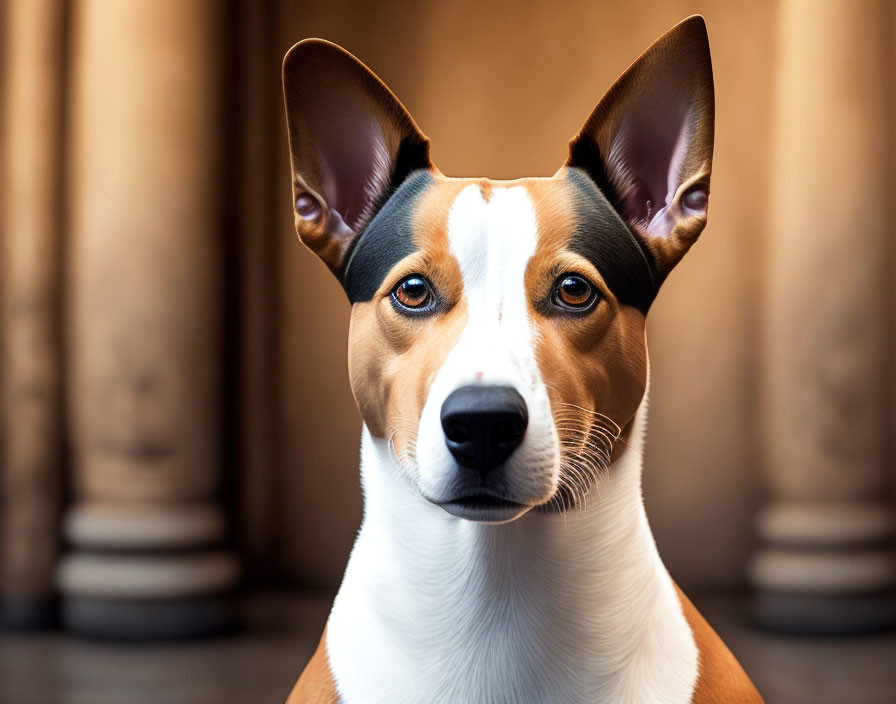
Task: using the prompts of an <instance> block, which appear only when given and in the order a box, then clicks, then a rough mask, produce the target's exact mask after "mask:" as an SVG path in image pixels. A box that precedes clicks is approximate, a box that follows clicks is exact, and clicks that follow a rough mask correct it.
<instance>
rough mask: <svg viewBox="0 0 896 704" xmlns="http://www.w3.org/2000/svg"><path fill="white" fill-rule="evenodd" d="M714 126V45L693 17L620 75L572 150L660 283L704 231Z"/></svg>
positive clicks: (572, 162) (698, 19)
mask: <svg viewBox="0 0 896 704" xmlns="http://www.w3.org/2000/svg"><path fill="white" fill-rule="evenodd" d="M713 122H714V99H713V81H712V64H711V60H710V55H709V42H708V38H707V35H706V26H705V24H704V22H703V19H702V18H701V17H697V16H695V17H691V18H688V19H687V20H685V21H684V22H681V23H680V24H678V25H677V26H676V27H674V28H673V29H672V30H670V31H669V32H667V33H666V34H665V35H663V36H662V37H661V38H660V39H659V40H657V41H656V42H655V43H654V44H653V45H652V46H651V47H650V48H649V49H648V50H647V51H646V52H645V53H644V54H643V55H642V56H641V57H640V58H639V59H638V60H637V61H635V63H634V64H632V66H631V67H630V68H629V69H628V70H627V71H626V72H625V73H623V74H622V76H621V77H620V78H619V80H618V81H616V83H615V84H614V85H613V86H612V87H611V88H610V90H609V91H607V93H606V95H605V96H604V97H603V98H602V99H601V101H600V102H599V103H598V105H597V107H595V109H594V111H593V112H592V113H591V115H590V116H589V118H588V120H587V121H586V122H585V124H584V126H583V127H582V129H581V130H580V131H579V133H578V134H577V135H576V136H575V137H574V138H573V140H572V141H571V142H570V155H569V159H568V161H567V166H573V167H577V168H580V169H582V170H584V171H586V172H587V173H588V174H589V176H591V178H592V180H593V181H594V182H595V183H596V184H597V186H598V187H599V188H600V189H601V191H603V193H604V195H605V196H606V197H607V198H608V199H609V200H610V202H611V203H612V204H613V206H614V207H615V208H616V210H617V211H618V213H619V215H620V216H621V217H622V218H623V220H624V221H625V222H626V224H627V225H628V226H629V228H630V229H631V230H632V231H633V232H634V233H635V234H636V236H640V237H641V238H642V239H643V240H644V241H645V243H646V244H647V246H648V247H649V249H650V250H651V251H652V252H653V253H654V255H655V258H656V263H657V267H658V271H659V272H660V274H661V275H662V274H664V273H665V272H667V271H668V270H669V269H670V268H671V267H672V266H674V264H675V263H676V262H677V261H678V259H679V258H680V257H681V256H682V255H683V254H684V251H686V249H687V247H688V246H690V243H691V242H692V241H693V240H694V239H695V238H696V237H697V235H699V233H700V231H701V230H702V229H703V226H704V225H705V216H706V207H707V198H708V193H709V179H710V174H711V168H712V149H713Z"/></svg>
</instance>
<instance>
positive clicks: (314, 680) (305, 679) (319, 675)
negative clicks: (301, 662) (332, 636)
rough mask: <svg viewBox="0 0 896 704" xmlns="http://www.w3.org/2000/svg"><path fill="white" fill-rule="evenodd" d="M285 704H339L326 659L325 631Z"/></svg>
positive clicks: (334, 683) (328, 662)
mask: <svg viewBox="0 0 896 704" xmlns="http://www.w3.org/2000/svg"><path fill="white" fill-rule="evenodd" d="M286 704H339V693H338V692H337V691H336V682H335V681H334V680H333V673H332V672H330V661H329V659H328V658H327V629H326V628H324V633H323V635H322V636H321V637H320V643H318V645H317V650H315V651H314V655H312V656H311V660H309V661H308V664H307V665H305V669H304V670H303V671H302V674H301V675H300V676H299V679H298V681H297V682H296V684H295V687H293V688H292V691H291V692H290V693H289V698H288V699H287V700H286Z"/></svg>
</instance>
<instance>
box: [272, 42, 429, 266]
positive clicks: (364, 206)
mask: <svg viewBox="0 0 896 704" xmlns="http://www.w3.org/2000/svg"><path fill="white" fill-rule="evenodd" d="M283 90H284V96H285V99H286V119H287V123H288V127H289V147H290V153H291V163H292V178H293V205H294V208H295V222H296V232H297V233H298V235H299V237H300V238H301V240H302V241H303V242H304V243H305V244H306V245H307V246H308V247H309V248H310V249H311V250H312V251H314V252H315V253H316V254H317V255H318V256H319V257H320V258H321V259H323V261H324V262H325V263H326V264H327V266H329V267H330V269H331V270H332V271H333V272H334V273H335V274H336V275H337V276H341V274H342V269H343V266H344V264H345V258H346V254H347V252H348V251H349V250H350V247H351V245H352V242H353V241H354V240H355V238H356V237H357V236H358V235H359V234H360V233H361V231H362V230H363V229H364V227H365V226H366V225H367V224H368V223H369V222H370V220H371V219H372V218H373V216H374V215H375V214H376V211H377V210H378V209H379V208H380V206H382V204H383V203H384V202H385V201H386V200H387V199H388V197H389V195H391V193H392V192H393V191H394V190H395V189H396V188H397V187H398V186H399V185H401V183H402V182H403V181H404V179H405V178H406V177H407V176H408V174H410V173H411V172H413V171H416V170H417V169H432V168H433V167H432V162H431V161H430V158H429V140H428V139H427V138H426V136H425V135H424V134H423V133H422V132H421V131H420V129H419V128H418V127H417V125H416V124H415V123H414V120H413V118H411V116H410V115H409V114H408V111H407V110H405V108H404V106H403V105H402V104H401V103H400V102H399V101H398V99H397V98H396V97H395V96H394V95H393V94H392V92H391V91H390V90H389V89H388V88H387V87H386V85H385V84H384V83H383V82H382V81H381V80H380V79H379V78H377V77H376V75H374V74H373V72H371V71H370V69H368V68H367V67H366V66H365V65H364V64H362V63H361V62H360V61H358V59H356V58H355V57H354V56H352V55H351V54H349V53H348V52H347V51H345V50H344V49H342V48H341V47H339V46H336V45H335V44H331V43H330V42H327V41H323V40H322V39H306V40H305V41H302V42H299V43H298V44H296V45H295V46H293V47H292V49H290V50H289V51H288V52H287V54H286V57H285V58H284V59H283Z"/></svg>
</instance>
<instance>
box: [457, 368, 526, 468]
mask: <svg viewBox="0 0 896 704" xmlns="http://www.w3.org/2000/svg"><path fill="white" fill-rule="evenodd" d="M528 424H529V412H528V410H527V409H526V402H525V400H523V397H522V396H520V395H519V393H517V391H516V389H514V388H512V387H510V386H482V385H480V386H462V387H460V388H459V389H457V390H455V391H454V392H452V393H451V395H450V396H448V398H446V399H445V403H443V404H442V430H443V431H444V432H445V444H446V445H447V446H448V449H449V450H450V451H451V454H452V455H454V459H455V460H457V463H458V464H459V465H460V466H461V467H466V468H468V469H478V470H479V471H480V472H487V471H488V470H490V469H492V468H494V467H497V466H498V465H499V464H501V463H502V462H504V460H506V459H507V458H508V457H510V456H511V455H512V454H513V451H514V450H515V449H516V448H517V447H518V446H519V444H520V443H521V442H522V441H523V435H525V434H526V426H527V425H528Z"/></svg>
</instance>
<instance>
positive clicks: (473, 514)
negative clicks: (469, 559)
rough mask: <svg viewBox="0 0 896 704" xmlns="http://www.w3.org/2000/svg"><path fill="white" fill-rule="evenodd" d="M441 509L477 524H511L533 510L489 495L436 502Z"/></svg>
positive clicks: (524, 505)
mask: <svg viewBox="0 0 896 704" xmlns="http://www.w3.org/2000/svg"><path fill="white" fill-rule="evenodd" d="M430 501H432V503H434V504H435V505H436V506H438V507H439V508H441V509H443V510H444V511H446V512H448V513H450V514H451V515H452V516H455V517H457V518H463V519H464V520H466V521H473V522H475V523H491V524H500V523H510V522H511V521H515V520H516V519H517V518H519V517H520V516H522V515H524V514H525V513H527V512H528V511H529V510H531V508H532V506H529V505H526V504H521V503H517V502H516V501H510V500H508V499H502V498H499V497H496V496H492V495H489V494H473V495H469V496H463V497H453V498H451V499H448V500H444V501H434V500H432V499H430Z"/></svg>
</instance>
